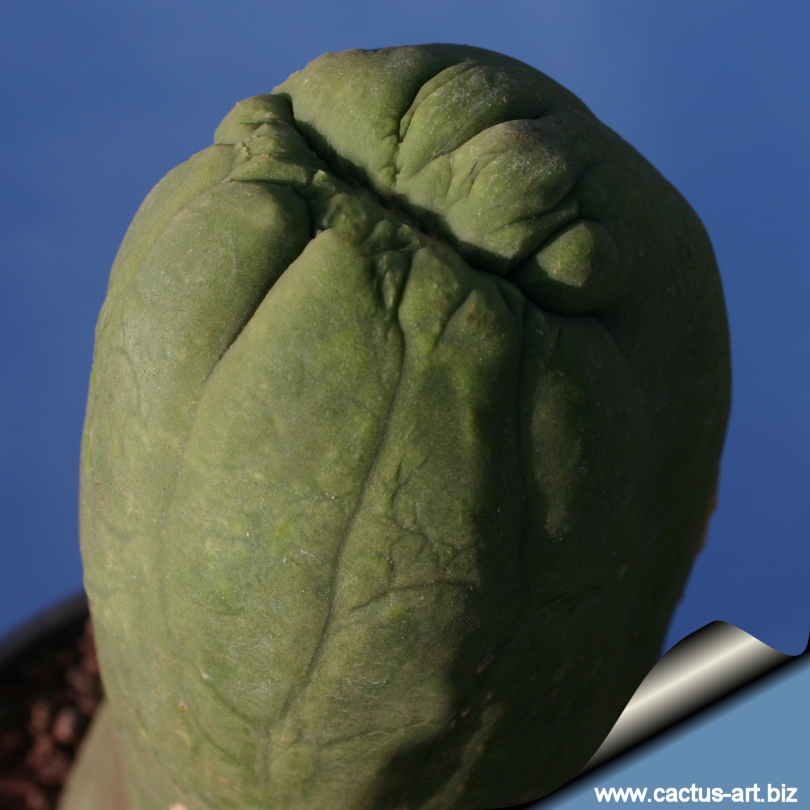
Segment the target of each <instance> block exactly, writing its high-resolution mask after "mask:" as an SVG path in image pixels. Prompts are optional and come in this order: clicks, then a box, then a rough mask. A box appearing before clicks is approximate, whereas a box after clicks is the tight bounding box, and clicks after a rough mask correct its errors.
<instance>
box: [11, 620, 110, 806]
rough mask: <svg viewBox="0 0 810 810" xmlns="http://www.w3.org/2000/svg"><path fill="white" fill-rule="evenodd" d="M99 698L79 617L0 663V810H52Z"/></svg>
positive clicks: (89, 634) (87, 635) (88, 630)
mask: <svg viewBox="0 0 810 810" xmlns="http://www.w3.org/2000/svg"><path fill="white" fill-rule="evenodd" d="M102 696H103V690H102V685H101V678H100V677H99V672H98V665H97V663H96V652H95V645H94V643H93V628H92V625H91V623H90V619H89V617H88V615H87V612H86V610H85V611H84V612H83V613H79V614H78V615H76V616H74V617H72V618H71V619H70V620H69V621H66V622H63V623H61V624H60V625H58V626H56V627H53V628H51V629H50V630H48V631H47V632H45V633H44V634H43V635H41V636H40V637H39V638H37V639H36V640H34V641H33V642H31V643H29V644H27V645H25V646H23V647H22V649H20V650H18V652H16V654H13V655H12V657H10V658H8V660H6V661H5V662H3V661H0V810H52V808H55V807H56V803H57V801H58V800H59V795H60V794H61V792H62V788H63V786H64V784H65V780H66V779H67V776H68V773H69V771H70V766H71V763H72V762H73V759H74V757H75V755H76V752H77V750H78V748H79V745H80V743H81V741H82V738H83V737H84V734H85V732H86V731H87V728H88V726H89V724H90V720H91V719H92V717H93V714H94V712H95V710H96V707H97V706H98V704H99V701H100V700H101V698H102Z"/></svg>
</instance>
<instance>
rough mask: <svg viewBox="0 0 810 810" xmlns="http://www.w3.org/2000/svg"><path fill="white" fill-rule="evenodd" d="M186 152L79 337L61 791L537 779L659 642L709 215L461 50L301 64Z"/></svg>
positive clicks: (377, 807)
mask: <svg viewBox="0 0 810 810" xmlns="http://www.w3.org/2000/svg"><path fill="white" fill-rule="evenodd" d="M215 141H216V143H215V145H214V146H211V147H209V148H208V149H205V150H204V151H202V152H200V153H199V154H197V155H195V156H194V157H192V158H191V159H190V160H189V161H187V162H186V163H184V164H182V165H181V166H179V167H178V168H176V169H175V170H174V171H172V172H170V173H169V174H168V175H167V177H166V178H165V179H164V180H163V181H161V183H160V184H159V185H158V186H157V187H156V188H155V189H154V190H153V191H152V192H151V194H150V195H149V196H148V197H147V199H146V201H145V202H144V203H143V205H142V207H141V209H140V210H139V212H138V214H137V216H136V217H135V220H134V222H133V223H132V226H131V227H130V229H129V231H128V233H127V235H126V238H125V239H124V242H123V245H122V247H121V249H120V252H119V254H118V257H117V259H116V262H115V265H114V267H113V270H112V275H111V278H110V285H109V291H108V295H107V299H106V301H105V304H104V307H103V310H102V313H101V316H100V319H99V323H98V327H97V339H96V350H95V358H94V364H93V372H92V379H91V385H90V396H89V404H88V411H87V421H86V428H85V434H84V440H83V447H82V496H81V541H82V554H83V558H84V565H85V577H86V580H85V581H86V588H87V592H88V594H89V597H90V603H91V609H92V615H93V620H94V624H95V629H96V635H97V643H98V648H99V654H100V661H101V667H102V673H103V677H104V683H105V687H106V690H107V694H108V698H109V702H108V705H107V706H106V707H105V708H104V710H103V711H102V713H101V714H100V716H99V717H98V719H97V721H96V723H95V726H94V729H93V731H92V733H91V736H90V742H89V743H88V746H87V748H86V750H85V753H84V755H83V757H82V759H81V761H80V763H79V765H78V766H77V769H76V772H75V778H74V779H73V781H72V783H71V785H70V788H69V790H68V792H67V794H66V798H65V800H64V801H63V804H62V807H63V810H91V809H92V810H94V809H95V808H101V807H106V808H109V806H110V801H111V799H110V796H109V790H110V788H109V787H107V788H104V789H102V788H101V787H100V785H102V783H103V784H107V785H109V784H110V783H111V781H112V782H116V784H119V788H120V791H118V792H119V793H120V794H121V796H122V797H124V798H121V799H120V801H119V805H120V806H121V807H124V806H126V807H129V808H130V810H156V809H159V810H169V808H174V810H181V809H185V810H215V809H216V810H220V809H224V808H270V809H271V810H314V809H315V808H318V809H320V808H324V810H449V809H450V808H452V809H453V810H480V809H481V808H495V807H505V806H509V805H513V804H517V803H520V802H525V801H529V800H532V799H535V798H538V797H540V796H542V795H544V794H546V793H548V792H550V791H552V790H554V789H555V788H557V787H558V786H560V785H561V784H562V783H564V782H565V781H567V780H569V779H570V778H572V777H573V776H574V775H575V774H576V773H577V772H578V770H579V769H580V768H581V767H582V766H583V765H584V763H585V762H586V761H587V760H588V759H589V757H590V756H591V755H592V754H593V753H594V751H595V750H596V749H597V747H598V746H599V744H600V743H601V742H602V740H603V739H604V737H605V736H606V735H607V733H608V731H609V730H610V728H611V726H612V725H613V723H614V722H615V720H616V719H617V717H618V716H619V714H620V713H621V711H622V709H623V708H624V706H625V705H626V703H627V701H628V700H629V699H630V697H631V695H632V694H633V692H634V690H635V689H636V687H637V686H638V684H639V683H640V682H641V680H642V679H643V677H644V676H645V675H646V673H647V672H648V671H649V669H650V668H651V667H652V666H653V664H654V663H655V661H656V660H657V657H658V655H659V654H660V649H661V644H662V640H663V637H664V634H665V632H666V629H667V625H668V622H669V620H670V616H671V614H672V611H673V609H674V606H675V604H676V602H677V600H678V599H679V597H680V595H681V592H682V589H683V587H684V583H685V581H686V578H687V575H688V572H689V569H690V566H691V564H692V561H693V559H694V557H695V555H696V554H697V552H698V550H699V547H700V545H701V540H702V537H703V535H704V531H705V526H706V523H707V520H708V516H709V513H710V511H711V505H712V501H713V497H714V494H715V491H716V485H717V478H718V470H719V458H720V453H721V449H722V444H723V436H724V432H725V426H726V421H727V417H728V409H729V396H730V395H729V391H730V365H729V343H728V333H727V324H726V315H725V309H724V303H723V294H722V289H721V284H720V278H719V274H718V272H717V267H716V263H715V260H714V256H713V253H712V249H711V245H710V242H709V239H708V237H707V235H706V233H705V231H704V229H703V226H702V225H701V223H700V221H699V220H698V218H697V216H696V215H695V214H694V212H693V211H692V210H691V208H690V207H689V206H688V204H687V203H686V202H685V201H684V200H683V198H682V197H681V196H680V195H679V194H678V192H677V191H675V189H674V188H673V187H672V186H671V185H670V184H669V183H668V182H667V181H666V180H664V179H663V178H662V177H661V176H660V175H659V174H658V172H657V171H656V170H655V169H654V168H652V166H650V164H649V163H648V162H647V161H646V160H645V159H644V158H642V157H641V156H640V155H639V154H638V153H637V152H636V151H635V150H634V149H633V148H632V147H630V146H629V145H628V144H627V143H625V142H624V141H623V140H622V139H621V138H620V137H619V136H617V135H616V134H615V133H613V132H612V131H611V130H609V129H608V128H607V127H605V126H604V125H603V124H601V123H599V122H598V121H597V120H596V119H595V118H594V116H593V115H592V113H591V112H590V111H589V110H588V109H587V108H586V107H585V106H584V105H583V104H582V102H580V101H579V100H578V99H577V98H576V97H574V96H573V95H572V94H570V93H569V92H567V91H566V90H565V89H563V88H562V87H560V86H559V85H558V84H556V83H555V82H553V81H552V80H550V79H549V78H547V77H546V76H544V75H543V74H541V73H539V72H537V71H536V70H534V69H532V68H530V67H528V66H527V65H524V64H522V63H520V62H517V61H515V60H513V59H510V58H507V57H505V56H501V55H498V54H495V53H492V52H489V51H485V50H480V49H476V48H470V47H462V46H452V45H427V46H418V47H403V48H389V49H383V50H377V51H359V50H358V51H348V52H344V53H336V54H328V55H326V56H323V57H321V58H319V59H317V60H315V61H314V62H312V63H311V64H310V65H308V66H307V67H306V68H305V69H304V70H303V71H300V72H299V73H296V74H293V76H291V77H290V78H289V79H288V80H287V81H286V82H284V83H283V84H282V85H280V86H279V87H278V88H276V89H275V90H274V91H273V93H272V94H269V95H263V96H256V97H255V98H251V99H248V100H246V101H243V102H241V103H240V104H238V105H237V106H236V107H235V108H234V110H233V111H232V112H231V113H230V114H229V115H228V116H227V117H226V118H225V120H224V121H223V122H222V124H221V125H220V127H219V129H218V130H217V133H216V137H215ZM119 771H120V775H118V776H115V774H118V773H119ZM104 779H107V782H104V781H103V780H104ZM116 780H117V781H116ZM105 791H106V792H107V794H108V795H107V796H106V797H105V796H103V795H100V794H103V793H104V792H105Z"/></svg>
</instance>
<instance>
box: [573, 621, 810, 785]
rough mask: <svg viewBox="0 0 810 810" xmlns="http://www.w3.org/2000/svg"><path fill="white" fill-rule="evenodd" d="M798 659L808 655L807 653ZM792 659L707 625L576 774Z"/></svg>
mask: <svg viewBox="0 0 810 810" xmlns="http://www.w3.org/2000/svg"><path fill="white" fill-rule="evenodd" d="M803 654H807V650H805V653H803ZM793 658H794V656H791V655H787V654H785V653H781V652H779V651H778V650H774V649H773V648H772V647H769V646H768V645H767V644H764V643H763V642H761V641H759V640H758V639H756V638H754V637H753V636H751V635H749V634H748V633H746V632H745V631H744V630H740V628H739V627H735V626H734V625H733V624H727V623H726V622H719V621H716V622H712V623H711V624H707V625H706V626H705V627H703V628H701V629H700V630H697V631H695V632H694V633H692V634H691V635H690V636H687V637H686V638H685V639H683V640H682V641H680V642H678V644H676V645H675V646H674V647H673V648H672V649H670V650H669V651H668V652H667V653H666V654H665V655H664V656H663V658H661V659H660V660H659V661H658V663H657V664H656V665H655V666H654V667H653V668H652V670H650V673H649V674H648V675H647V677H646V678H645V679H644V680H643V681H642V682H641V685H640V686H639V688H638V689H637V690H636V693H635V694H634V695H633V697H632V698H631V700H630V702H629V703H628V704H627V706H626V707H625V710H624V711H623V712H622V714H621V716H620V717H619V719H618V720H617V721H616V724H615V725H614V726H613V728H612V729H611V731H610V733H609V734H608V736H607V737H606V738H605V740H604V742H603V743H602V745H601V746H600V747H599V749H598V750H597V751H596V753H595V754H594V755H593V756H592V757H591V758H590V760H588V762H587V764H586V765H585V767H584V768H583V769H582V770H581V771H580V773H579V775H580V776H581V775H583V774H586V773H588V772H589V771H591V770H593V769H594V768H596V767H598V766H599V765H603V764H604V763H606V762H608V761H609V760H611V759H613V758H615V757H617V756H619V754H622V753H624V752H625V751H627V750H628V749H630V748H633V747H634V746H636V745H638V744H639V743H642V742H644V741H645V740H648V739H649V738H650V737H652V736H653V735H655V734H658V733H660V732H662V731H665V730H666V729H668V728H670V727H671V726H673V725H675V724H676V723H678V722H680V721H681V720H685V719H686V718H687V717H689V716H691V715H693V714H694V713H695V712H698V711H700V710H701V709H704V708H706V707H707V706H709V705H711V704H712V703H714V702H715V701H717V700H719V699H721V698H723V697H725V696H727V695H730V694H731V693H732V692H735V691H736V690H737V689H740V688H741V687H743V686H745V685H747V684H749V683H751V682H752V681H754V680H756V679H757V678H759V677H761V676H763V675H765V674H766V673H768V672H770V671H771V670H773V669H775V668H776V667H779V666H781V665H782V664H784V663H786V662H787V661H790V660H791V659H793Z"/></svg>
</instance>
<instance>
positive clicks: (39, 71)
mask: <svg viewBox="0 0 810 810" xmlns="http://www.w3.org/2000/svg"><path fill="white" fill-rule="evenodd" d="M808 33H810V4H808V3H807V2H805V1H804V0H795V1H794V2H789V1H788V2H772V3H761V2H753V1H752V2H745V0H712V1H711V2H705V0H678V1H677V2H675V0H659V2H655V3H651V2H649V0H602V1H601V2H599V1H598V0H524V1H523V2H520V1H519V0H498V2H476V0H429V2H428V0H409V2H396V3H394V2H389V1H388V0H377V2H368V0H344V2H340V3H332V2H325V1H324V2H319V3H316V2H307V0H297V2H286V3H282V2H272V1H268V0H265V2H250V1H248V0H230V1H229V2H228V3H214V2H204V1H200V0H198V2H190V1H189V0H160V2H157V0H138V2H137V3H136V2H130V0H123V1H122V0H119V2H116V3H108V2H100V1H99V0H92V1H90V0H76V2H73V3H62V2H57V1H56V0H50V2H43V0H3V2H2V5H0V115H1V116H2V126H0V307H2V314H1V315H0V364H2V365H1V368H2V373H0V635H2V634H4V633H5V632H7V631H8V630H10V629H11V628H12V627H13V626H14V625H16V624H18V623H19V622H20V621H22V620H24V619H26V618H27V617H29V616H30V615H32V614H33V613H34V612H36V611H37V610H38V609H41V608H43V607H45V606H47V605H49V604H50V603H52V602H53V601H54V600H56V599H58V598H60V597H63V596H66V595H68V594H70V593H72V592H75V591H76V590H77V589H78V588H79V587H80V585H81V566H80V560H79V552H78V538H77V516H76V513H77V484H78V481H77V468H78V452H79V440H80V433H81V426H82V418H83V411H84V400H85V394H86V386H87V380H88V375H89V372H90V362H91V352H92V341H93V327H94V323H95V319H96V316H97V313H98V310H99V307H100V306H101V302H102V298H103V295H104V290H105V286H106V280H107V274H108V272H109V268H110V264H111V263H112V260H113V257H114V255H115V251H116V249H117V247H118V244H119V243H120V241H121V238H122V236H123V234H124V231H125V229H126V227H127V225H128V223H129V221H130V219H131V218H132V216H133V214H134V213H135V210H136V208H137V206H138V204H139V203H140V202H141V200H142V199H143V197H144V196H145V195H146V193H147V192H148V191H149V189H150V188H151V187H152V186H153V185H154V184H155V183H156V182H157V181H158V180H159V179H160V178H161V177H162V176H163V174H165V173H166V172H167V171H168V170H169V169H171V168H172V167H173V166H175V165H176V164H177V163H179V162H181V161H182V160H184V159H186V158H187V157H188V156H189V155H191V154H192V153H193V152H195V151H197V150H199V149H202V148H204V147H205V146H206V145H207V144H209V143H210V141H211V137H212V134H213V131H214V128H215V126H216V124H217V123H218V122H219V120H220V119H221V118H222V116H223V115H224V114H225V113H226V112H227V111H228V110H229V109H230V108H231V106H232V105H233V104H234V103H235V102H236V101H237V100H239V99H242V98H245V97H247V96H251V95H254V94H256V93H262V92H267V91H269V90H270V89H271V88H272V87H273V86H274V85H275V84H277V83H279V82H280V81H282V80H283V79H284V78H285V77H286V76H287V75H288V74H289V73H291V72H293V71H294V70H297V69H299V68H301V67H303V65H304V64H305V63H306V62H308V61H309V60H310V59H312V58H314V57H315V56H317V55H319V54H321V53H323V52H325V51H334V50H343V49H346V48H354V47H362V48H375V47H380V46H386V45H399V44H406V43H419V42H437V41H444V42H460V43H468V44H472V45H477V46H481V47H485V48H490V49H493V50H497V51H502V52H504V53H507V54H510V55H511V56H514V57H517V58H519V59H522V60H523V61H525V62H528V63H529V64H531V65H533V66H535V67H537V68H539V69H540V70H542V71H544V72H546V73H548V74H549V75H551V76H552V77H553V78H555V79H557V80H558V81H560V82H561V83H562V84H564V85H566V86H567V87H569V88H570V89H571V90H573V91H574V92H575V93H577V94H578V95H579V96H580V97H581V98H582V99H583V100H584V101H585V102H586V104H588V105H589V106H590V107H591V108H592V109H593V110H594V112H595V113H596V114H597V115H598V116H599V117H600V118H601V119H602V120H603V121H605V122H606V123H607V124H608V125H609V126H611V127H613V128H614V129H615V130H617V131H618V132H619V133H620V134H621V135H622V136H623V137H624V138H626V139H627V140H628V141H629V142H630V143H632V144H633V145H634V146H635V147H636V148H637V149H639V150H640V151H641V152H642V153H643V154H644V155H646V156H647V157H648V158H649V159H650V160H651V161H652V163H653V164H655V165H656V166H657V167H658V168H659V169H660V170H661V171H662V172H663V174H664V175H665V176H666V177H667V178H668V179H669V180H671V181H672V182H673V183H674V184H675V186H677V187H678V188H679V189H680V190H681V192H682V193H683V194H684V195H685V196H686V198H687V199H688V200H689V201H690V202H691V203H692V205H693V206H694V208H695V209H696V210H697V212H698V213H699V214H700V216H701V217H702V219H703V221H704V222H705V224H706V226H707V228H708V230H709V233H710V234H711V236H712V239H713V241H714V245H715V249H716V252H717V255H718V259H719V263H720V267H721V271H722V274H723V280H724V284H725V290H726V295H727V301H728V309H729V315H730V319H731V331H732V341H733V353H734V356H733V360H734V404H733V413H732V419H731V426H730V431H729V434H728V441H727V447H726V454H725V460H724V464H723V477H722V487H721V493H720V506H719V509H718V511H717V513H716V515H715V517H714V520H713V522H712V527H711V534H710V539H709V543H708V545H707V547H706V549H705V550H704V552H703V553H702V555H701V556H700V558H699V559H698V561H697V564H696V566H695V568H694V572H693V575H692V578H691V580H690V582H689V585H688V588H687V590H686V593H685V596H684V599H683V601H682V603H681V605H680V607H679V610H678V612H677V615H676V616H675V619H674V621H673V625H672V627H671V630H670V634H669V638H668V645H670V644H672V643H674V642H675V641H677V640H678V639H680V638H682V637H683V636H685V635H687V634H688V633H690V632H692V631H693V630H695V629H697V628H699V627H701V626H702V625H704V624H706V623H707V622H709V621H712V620H714V619H722V620H725V621H728V622H732V623H734V624H736V625H738V626H739V627H742V628H743V629H745V630H747V631H748V632H749V633H751V634H753V635H755V636H757V637H758V638H760V639H761V640H763V641H765V642H766V643H768V644H770V645H772V646H774V647H777V648H779V649H780V650H782V651H784V652H788V653H794V654H795V653H798V652H799V651H800V650H802V649H803V648H804V646H805V643H806V641H807V635H808V629H810V588H808V584H809V583H810V550H808V542H807V539H808V528H807V527H808V525H810V497H809V496H808V459H810V420H808V415H810V407H808V406H810V319H808V305H810V273H808V264H809V262H808V260H809V259H810V227H808V221H809V219H810V217H809V216H808V215H809V214H810V148H808V147H810V103H808V95H809V94H810V47H808V41H810V40H809V38H808Z"/></svg>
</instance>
